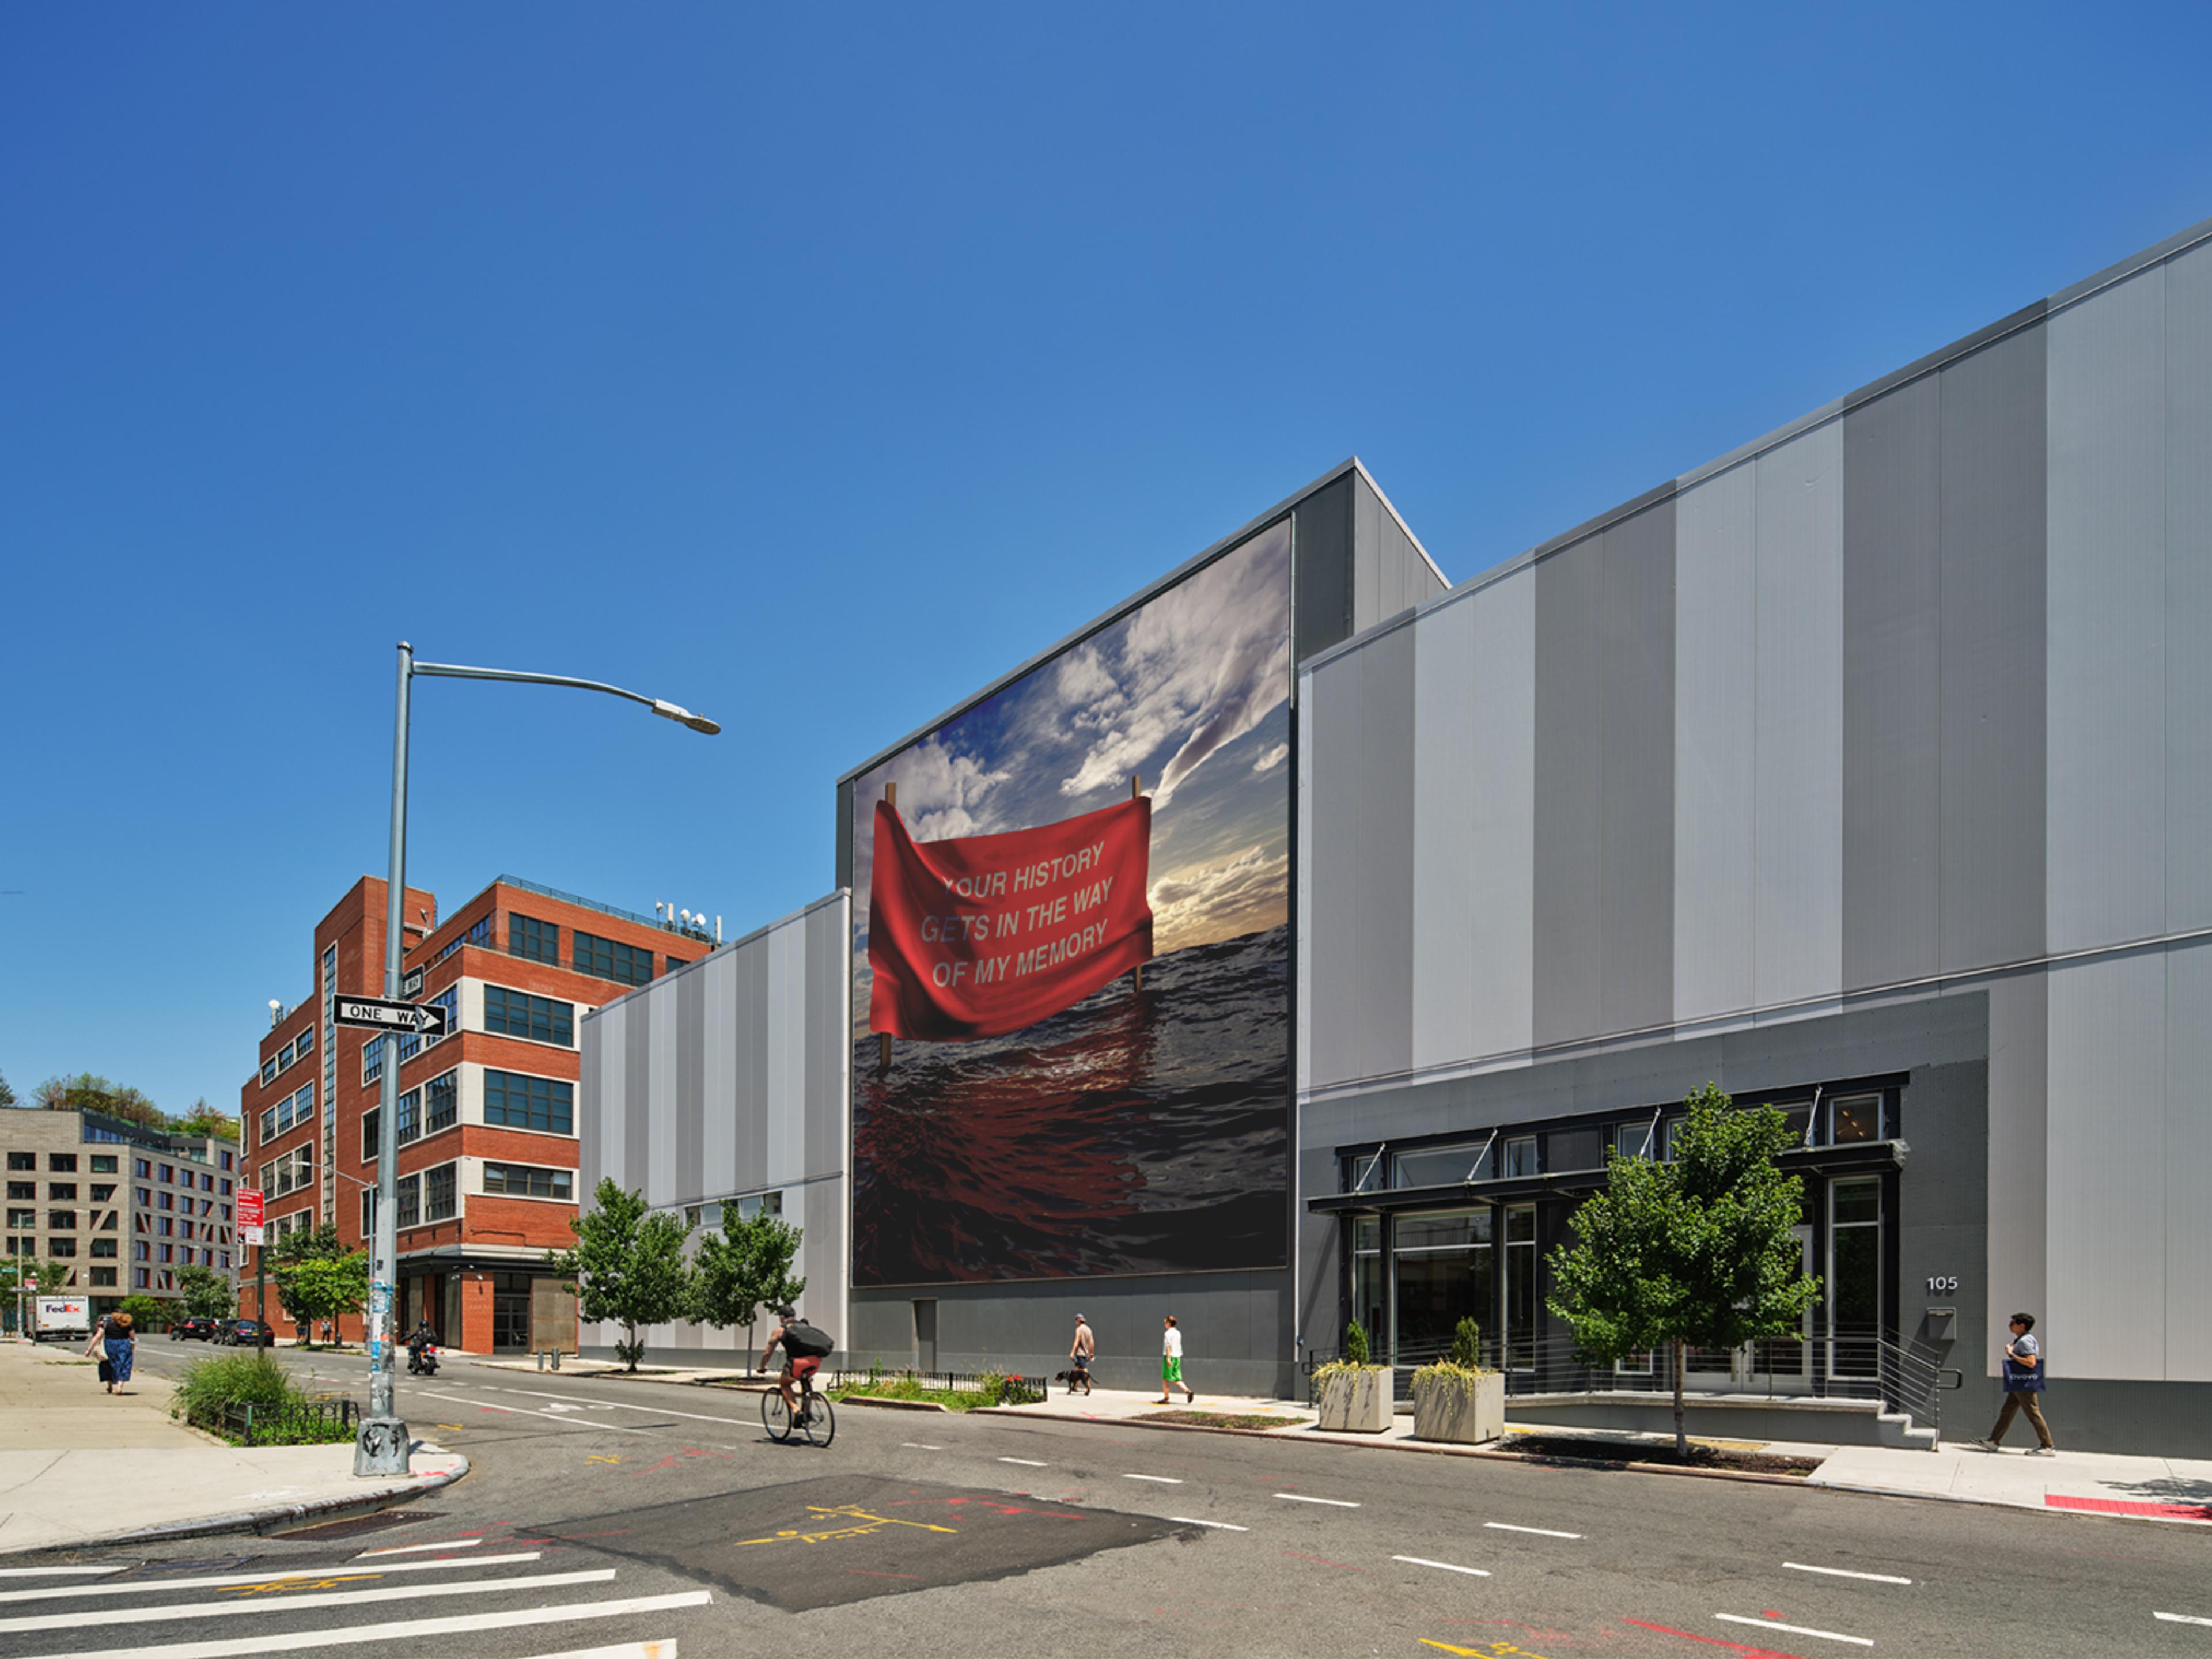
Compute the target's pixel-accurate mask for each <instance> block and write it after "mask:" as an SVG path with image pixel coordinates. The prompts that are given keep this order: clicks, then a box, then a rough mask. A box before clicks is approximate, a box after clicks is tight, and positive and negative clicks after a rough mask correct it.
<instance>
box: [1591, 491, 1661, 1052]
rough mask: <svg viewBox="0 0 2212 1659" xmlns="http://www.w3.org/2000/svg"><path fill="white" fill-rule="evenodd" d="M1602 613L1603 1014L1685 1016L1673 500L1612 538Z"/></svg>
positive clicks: (1644, 1020)
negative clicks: (1681, 1007) (1680, 1010)
mask: <svg viewBox="0 0 2212 1659" xmlns="http://www.w3.org/2000/svg"><path fill="white" fill-rule="evenodd" d="M1604 543H1605V551H1604V561H1605V563H1604V577H1603V583H1604V592H1603V595H1602V598H1601V615H1600V617H1599V622H1598V655H1599V690H1600V713H1599V720H1600V722H1601V730H1600V733H1599V738H1598V742H1599V749H1600V761H1599V787H1598V797H1599V801H1598V811H1599V826H1598V871H1599V883H1598V890H1599V904H1600V910H1599V916H1598V977H1599V989H1598V1023H1599V1025H1600V1027H1601V1029H1602V1030H1608V1031H1632V1030H1641V1029H1644V1028H1646V1027H1651V1026H1663V1025H1666V1024H1670V1023H1671V1022H1672V1021H1673V1019H1674V500H1673V498H1672V497H1671V496H1670V497H1669V498H1668V499H1667V500H1666V501H1662V502H1660V503H1659V504H1658V505H1657V506H1656V507H1647V508H1645V509H1644V511H1643V512H1641V513H1638V514H1636V515H1635V516H1634V517H1633V518H1630V519H1626V520H1622V521H1621V522H1620V523H1619V524H1617V525H1614V526H1611V527H1610V528H1608V529H1607V531H1606V532H1605V537H1604Z"/></svg>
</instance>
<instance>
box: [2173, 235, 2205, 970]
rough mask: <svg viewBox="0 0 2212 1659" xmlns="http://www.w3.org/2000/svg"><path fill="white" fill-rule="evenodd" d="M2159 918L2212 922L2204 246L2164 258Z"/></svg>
mask: <svg viewBox="0 0 2212 1659" xmlns="http://www.w3.org/2000/svg"><path fill="white" fill-rule="evenodd" d="M2166 628H2167V631H2168V635H2169V636H2170V637H2171V638H2172V640H2174V641H2178V642H2179V645H2180V647H2181V648H2179V649H2178V650H2170V651H2168V652H2167V653H2166V926H2167V927H2169V928H2173V929H2177V930H2178V929H2183V928H2195V927H2212V858H2208V857H2206V856H2205V851H2204V849H2205V848H2208V847H2212V652H2208V651H2204V650H2201V649H2191V647H2190V642H2191V641H2203V640H2207V639H2212V246H2208V247H2201V248H2198V249H2197V251H2196V252H2192V253H2185V254H2183V255H2182V256H2181V257H2180V258H2177V259H2175V260H2174V261H2173V262H2172V264H2169V265H2167V266H2166Z"/></svg>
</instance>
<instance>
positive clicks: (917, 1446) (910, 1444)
mask: <svg viewBox="0 0 2212 1659" xmlns="http://www.w3.org/2000/svg"><path fill="white" fill-rule="evenodd" d="M899 1444H900V1445H902V1446H903V1447H905V1448H906V1449H907V1450H908V1451H943V1450H944V1449H945V1448H944V1447H942V1446H925V1445H923V1444H922V1443H921V1441H919V1440H902V1441H900V1442H899Z"/></svg>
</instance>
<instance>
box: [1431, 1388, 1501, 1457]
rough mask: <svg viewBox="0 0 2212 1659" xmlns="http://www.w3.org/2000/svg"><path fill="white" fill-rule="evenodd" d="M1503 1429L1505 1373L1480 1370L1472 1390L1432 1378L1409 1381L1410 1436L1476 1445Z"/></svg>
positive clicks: (1491, 1437)
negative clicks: (1411, 1430)
mask: <svg viewBox="0 0 2212 1659" xmlns="http://www.w3.org/2000/svg"><path fill="white" fill-rule="evenodd" d="M1504 1432H1505V1374H1504V1372H1503V1371H1484V1372H1482V1373H1480V1375H1479V1376H1476V1378H1475V1379H1474V1387H1473V1388H1472V1389H1462V1388H1460V1387H1458V1386H1456V1385H1455V1383H1448V1382H1441V1381H1437V1380H1434V1379H1431V1380H1429V1381H1425V1382H1424V1381H1417V1382H1415V1383H1414V1384H1413V1438H1415V1439H1416V1440H1446V1441H1450V1442H1453V1443H1455V1444H1458V1445H1462V1446H1479V1445H1480V1444H1481V1443H1483V1442H1484V1441H1486V1440H1495V1439H1497V1438H1498V1436H1500V1435H1502V1434H1504Z"/></svg>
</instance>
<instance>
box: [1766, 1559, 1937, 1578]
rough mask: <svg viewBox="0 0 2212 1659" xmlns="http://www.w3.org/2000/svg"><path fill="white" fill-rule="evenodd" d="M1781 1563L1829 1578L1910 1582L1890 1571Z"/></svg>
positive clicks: (1795, 1562) (1792, 1569)
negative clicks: (1824, 1574)
mask: <svg viewBox="0 0 2212 1659" xmlns="http://www.w3.org/2000/svg"><path fill="white" fill-rule="evenodd" d="M1782 1565H1784V1566H1785V1567H1788V1568H1789V1569H1790V1571H1793V1572H1824V1573H1826V1574H1827V1576H1828V1577H1831V1578H1863V1579H1865V1580H1866V1581H1867V1582H1868V1583H1870V1584H1909V1583H1911V1582H1912V1581H1911V1579H1910V1578H1899V1577H1898V1576H1897V1575H1896V1574H1895V1573H1890V1572H1853V1571H1850V1568H1848V1567H1808V1566H1807V1565H1805V1564H1804V1563H1803V1562H1802V1561H1784V1563H1783V1564H1782Z"/></svg>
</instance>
